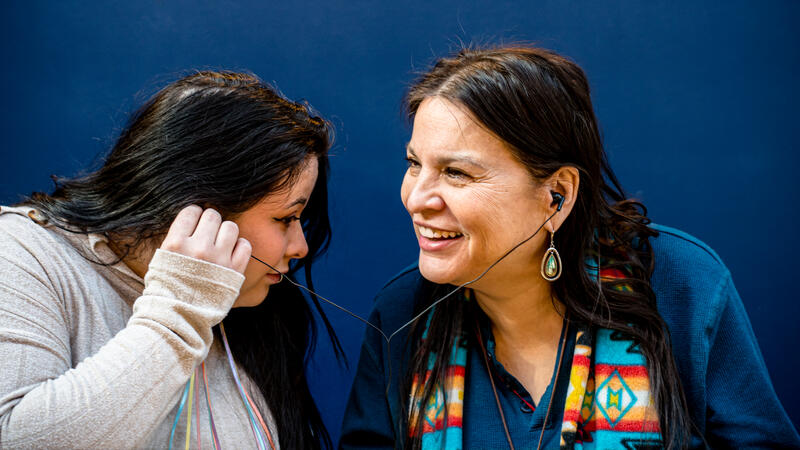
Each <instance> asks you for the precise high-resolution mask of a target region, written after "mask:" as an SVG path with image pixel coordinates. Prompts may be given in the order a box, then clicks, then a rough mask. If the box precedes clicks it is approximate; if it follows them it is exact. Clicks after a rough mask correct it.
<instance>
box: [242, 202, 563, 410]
mask: <svg viewBox="0 0 800 450" xmlns="http://www.w3.org/2000/svg"><path fill="white" fill-rule="evenodd" d="M557 213H558V211H557V210H556V211H555V212H553V214H551V215H550V217H548V218H547V219H546V220H545V221H544V222H542V224H541V225H539V228H537V229H536V231H534V232H533V234H531V235H530V236H528V237H527V238H525V239H524V240H522V241H520V242H519V243H518V244H517V245H515V246H513V247H511V249H510V250H508V251H507V252H505V253H504V254H503V256H501V257H500V258H498V259H497V261H495V262H493V263H492V264H491V265H490V266H489V267H487V268H486V270H484V271H483V272H481V274H480V275H478V276H477V277H475V278H474V279H472V280H470V281H467V282H466V283H463V284H461V285H459V286H458V287H456V288H455V289H453V290H452V291H450V292H448V293H447V294H445V295H444V296H443V297H441V298H439V299H437V300H436V301H435V302H433V303H431V304H430V305H429V306H428V307H427V308H425V309H423V310H422V311H421V312H420V313H419V314H417V315H416V316H414V317H413V318H412V319H411V320H409V321H408V322H406V323H405V324H403V325H402V326H401V327H400V328H398V329H397V330H395V331H394V332H393V333H392V334H390V335H389V336H386V333H384V332H383V330H381V329H380V328H378V327H377V326H376V325H375V324H373V323H372V322H370V321H369V320H367V319H365V318H363V317H361V316H359V315H358V314H356V313H354V312H352V311H350V310H349V309H347V308H345V307H344V306H341V305H339V304H337V303H335V302H333V301H332V300H328V299H327V298H325V297H324V296H322V295H320V294H318V293H316V292H314V291H312V290H311V289H309V288H307V287H305V286H303V285H302V284H300V283H298V282H296V281H294V280H292V279H291V278H289V276H288V275H286V274H285V273H283V272H281V271H279V270H278V269H276V268H274V267H272V266H271V265H270V264H268V263H266V262H264V261H262V260H260V259H258V258H257V257H255V256H253V255H250V257H251V258H253V259H254V260H256V261H258V262H260V263H261V264H264V265H265V266H267V267H269V268H270V269H272V270H274V271H275V273H277V274H280V276H281V279H280V280H279V281H278V282H281V281H283V280H286V281H288V282H289V283H291V284H293V285H295V286H297V287H299V288H300V289H303V290H304V291H306V292H308V293H309V294H312V295H316V296H317V298H319V299H322V300H323V301H325V302H326V303H328V304H329V305H331V306H333V307H335V308H337V309H339V310H340V311H343V312H345V313H347V314H349V315H350V316H352V317H354V318H356V319H358V320H360V321H361V322H364V323H365V324H367V325H368V326H370V327H372V328H373V329H374V330H375V331H377V332H378V333H379V334H380V335H381V336H382V337H383V340H384V341H386V354H387V355H389V357H388V358H387V361H388V363H389V367H388V368H389V382H388V383H387V384H386V394H387V395H388V394H389V387H390V386H391V382H392V358H391V349H392V347H391V342H392V339H393V338H394V337H395V336H396V335H397V333H399V332H400V331H402V330H403V329H404V328H406V327H408V326H410V325H411V324H413V323H414V322H416V321H417V320H418V319H419V318H420V317H422V316H423V315H425V314H426V313H427V312H428V311H430V310H431V309H432V308H433V307H434V306H436V305H438V304H439V303H441V302H443V301H444V300H445V299H447V298H449V297H450V296H451V295H453V294H455V293H456V292H458V291H459V290H461V289H463V288H464V287H466V286H469V285H470V284H472V283H475V282H476V281H478V280H480V279H481V278H483V276H484V275H486V273H487V272H489V271H490V270H492V268H493V267H494V266H496V265H497V264H499V263H500V261H502V260H504V259H505V258H506V257H507V256H508V255H510V254H511V252H513V251H514V250H516V249H518V248H519V247H520V246H522V245H524V244H525V243H526V242H528V241H530V240H531V239H533V237H534V236H536V235H537V234H538V233H539V231H541V230H542V227H544V225H545V224H546V223H547V222H549V221H550V219H552V218H553V216H555V215H556V214H557Z"/></svg>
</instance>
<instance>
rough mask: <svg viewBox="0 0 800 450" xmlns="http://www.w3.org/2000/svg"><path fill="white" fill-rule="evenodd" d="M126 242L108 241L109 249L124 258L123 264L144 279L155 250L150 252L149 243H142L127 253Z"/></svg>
mask: <svg viewBox="0 0 800 450" xmlns="http://www.w3.org/2000/svg"><path fill="white" fill-rule="evenodd" d="M125 245H126V244H125V243H124V242H117V241H113V240H109V241H108V247H109V248H111V250H112V251H113V252H114V253H115V254H116V255H117V256H120V257H122V256H123V255H125V256H124V257H123V258H122V262H123V263H125V265H126V266H128V268H130V269H131V270H132V271H133V273H135V274H136V275H138V276H140V277H141V278H142V279H144V276H145V275H146V274H147V268H148V266H149V265H150V260H151V259H152V258H153V253H155V250H153V251H149V250H147V249H149V246H148V245H147V243H142V244H140V245H139V246H138V247H134V248H131V249H130V250H129V251H127V252H126V250H125V248H126V247H125Z"/></svg>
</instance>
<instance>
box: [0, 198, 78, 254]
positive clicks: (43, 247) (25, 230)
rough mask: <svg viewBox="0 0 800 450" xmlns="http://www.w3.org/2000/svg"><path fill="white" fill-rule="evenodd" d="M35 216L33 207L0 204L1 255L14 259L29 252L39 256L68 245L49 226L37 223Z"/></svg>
mask: <svg viewBox="0 0 800 450" xmlns="http://www.w3.org/2000/svg"><path fill="white" fill-rule="evenodd" d="M35 217H36V215H35V210H33V209H31V208H25V207H9V206H0V255H2V256H4V257H11V258H12V259H18V258H22V257H24V256H25V255H27V254H30V255H33V256H39V255H40V254H48V253H53V252H54V251H56V250H57V249H59V248H61V247H63V246H64V245H68V244H67V243H66V242H64V241H63V239H59V237H58V236H57V235H56V234H55V233H54V232H53V231H52V230H49V229H48V227H46V226H42V225H41V224H40V223H37V222H36V221H35V220H34V218H35Z"/></svg>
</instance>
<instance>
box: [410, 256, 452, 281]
mask: <svg viewBox="0 0 800 450" xmlns="http://www.w3.org/2000/svg"><path fill="white" fill-rule="evenodd" d="M419 273H421V274H422V276H423V277H424V278H425V279H426V280H428V281H430V282H433V283H436V284H460V283H459V282H458V280H456V278H457V276H456V274H454V273H453V270H452V268H451V267H448V266H447V265H446V264H444V262H443V261H426V258H424V257H423V258H420V259H419Z"/></svg>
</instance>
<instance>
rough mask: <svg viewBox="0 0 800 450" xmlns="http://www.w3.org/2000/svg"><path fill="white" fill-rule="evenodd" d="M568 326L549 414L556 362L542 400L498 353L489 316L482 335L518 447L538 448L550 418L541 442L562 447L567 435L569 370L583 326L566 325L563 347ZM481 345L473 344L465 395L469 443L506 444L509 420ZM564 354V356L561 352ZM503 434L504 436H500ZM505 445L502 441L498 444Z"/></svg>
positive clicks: (468, 445) (471, 445) (482, 445)
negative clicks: (563, 430)
mask: <svg viewBox="0 0 800 450" xmlns="http://www.w3.org/2000/svg"><path fill="white" fill-rule="evenodd" d="M565 331H566V332H567V339H566V347H565V348H564V356H563V358H562V360H561V370H560V372H559V374H558V383H557V386H556V392H555V397H554V399H553V402H552V405H551V406H550V414H549V415H548V414H547V406H548V403H550V397H551V396H552V391H553V378H554V377H555V372H556V371H555V367H554V368H553V374H552V376H551V379H550V385H548V386H547V389H546V390H545V392H544V394H543V395H542V398H541V399H540V401H539V404H538V405H537V404H536V402H535V401H534V399H533V398H532V397H531V395H530V393H528V391H527V390H526V389H525V388H524V387H523V386H522V384H521V383H520V382H519V381H518V380H517V379H516V378H515V377H514V376H513V375H511V373H509V372H508V371H507V370H506V369H505V368H504V367H503V365H502V364H501V363H500V362H499V361H498V360H497V358H496V357H495V342H494V336H493V335H492V332H491V327H489V324H488V319H486V317H485V316H484V317H483V320H482V323H481V335H482V337H483V339H484V345H485V347H486V351H487V354H488V355H487V356H488V358H489V365H490V367H491V369H492V377H494V383H495V387H496V388H497V395H498V397H499V399H500V404H501V406H502V407H503V414H504V415H505V419H506V423H507V425H508V431H509V433H510V434H511V440H512V441H513V443H514V447H515V448H518V449H524V448H536V447H537V445H538V443H539V435H540V434H541V432H542V425H543V424H544V420H545V415H547V416H548V417H547V423H546V424H544V427H545V429H544V437H543V439H542V446H541V448H558V446H559V443H560V439H561V426H560V424H561V422H562V419H563V416H564V399H565V398H566V396H567V389H568V387H569V372H570V368H571V367H572V354H573V352H574V350H575V336H576V334H577V327H574V326H573V327H569V329H568V330H564V329H562V330H561V334H562V336H561V339H559V345H558V350H557V351H558V353H556V354H557V355H558V354H559V353H560V352H561V346H562V343H564V339H563V337H564V336H563V335H564V332H565ZM481 351H482V350H481V348H480V346H478V345H473V346H471V348H470V350H469V356H468V359H467V372H466V380H465V384H466V386H465V387H466V389H465V391H466V395H465V399H464V441H463V444H464V448H504V447H507V445H508V444H507V441H506V439H505V432H504V431H503V422H502V420H501V419H500V413H499V412H498V411H497V402H496V400H495V398H494V394H493V393H492V384H491V381H490V379H489V375H488V373H487V371H486V363H485V362H484V359H483V356H482V355H481ZM556 359H558V358H556ZM498 437H502V441H500V442H498ZM498 445H499V447H498Z"/></svg>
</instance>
